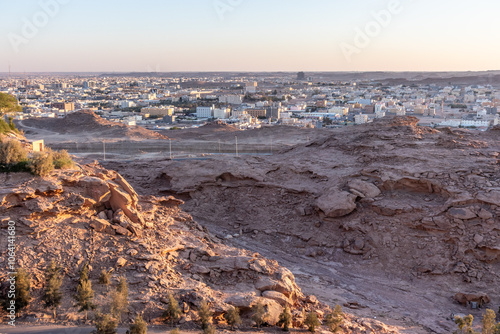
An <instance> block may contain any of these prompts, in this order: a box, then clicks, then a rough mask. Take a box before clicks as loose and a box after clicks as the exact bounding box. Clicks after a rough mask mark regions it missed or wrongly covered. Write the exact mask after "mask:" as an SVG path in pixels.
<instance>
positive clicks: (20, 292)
mask: <svg viewBox="0 0 500 334" xmlns="http://www.w3.org/2000/svg"><path fill="white" fill-rule="evenodd" d="M15 282H16V287H15V297H14V299H13V300H14V303H15V309H16V310H17V311H20V310H21V309H23V308H25V307H27V306H28V305H29V303H30V301H31V293H30V290H31V283H30V276H29V275H28V273H27V272H26V270H24V269H23V268H19V269H18V270H17V274H16V275H15ZM6 292H7V291H6ZM2 306H3V309H4V310H5V311H6V312H9V309H8V308H9V307H10V306H11V299H10V297H9V296H8V294H7V293H6V294H5V296H4V300H3V303H2Z"/></svg>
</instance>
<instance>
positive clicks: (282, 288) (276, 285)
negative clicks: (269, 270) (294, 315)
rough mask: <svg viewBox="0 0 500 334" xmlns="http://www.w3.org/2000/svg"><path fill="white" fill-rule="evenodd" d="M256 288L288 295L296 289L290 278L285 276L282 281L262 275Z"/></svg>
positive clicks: (256, 283)
mask: <svg viewBox="0 0 500 334" xmlns="http://www.w3.org/2000/svg"><path fill="white" fill-rule="evenodd" d="M255 288H256V289H257V290H259V291H268V290H270V291H277V292H279V293H282V294H284V295H285V296H287V297H290V295H291V294H292V293H293V291H294V287H293V284H292V282H291V281H290V279H289V278H285V279H284V280H283V281H282V282H280V281H276V280H273V279H271V278H270V277H267V276H264V277H260V278H259V279H258V280H257V282H255Z"/></svg>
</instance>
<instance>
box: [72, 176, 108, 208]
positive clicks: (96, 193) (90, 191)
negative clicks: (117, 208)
mask: <svg viewBox="0 0 500 334" xmlns="http://www.w3.org/2000/svg"><path fill="white" fill-rule="evenodd" d="M77 185H78V186H79V187H82V188H83V189H84V195H85V196H88V197H90V198H92V199H93V200H94V201H96V202H98V203H100V202H106V201H108V200H109V197H110V196H111V192H110V189H109V185H108V183H107V182H106V181H104V180H101V179H100V178H97V177H92V176H85V177H83V178H81V179H80V180H79V181H78V183H77Z"/></svg>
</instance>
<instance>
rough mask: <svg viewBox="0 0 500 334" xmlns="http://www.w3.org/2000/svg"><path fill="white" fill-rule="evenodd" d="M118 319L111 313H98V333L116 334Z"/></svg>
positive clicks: (96, 324) (96, 325)
mask: <svg viewBox="0 0 500 334" xmlns="http://www.w3.org/2000/svg"><path fill="white" fill-rule="evenodd" d="M117 327H118V320H116V319H115V318H113V316H112V315H111V314H97V315H96V319H95V328H96V330H97V331H96V332H95V333H96V334H116V328H117Z"/></svg>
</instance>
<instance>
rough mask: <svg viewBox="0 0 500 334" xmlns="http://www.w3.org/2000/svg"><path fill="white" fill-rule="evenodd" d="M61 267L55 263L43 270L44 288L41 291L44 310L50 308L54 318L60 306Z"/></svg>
mask: <svg viewBox="0 0 500 334" xmlns="http://www.w3.org/2000/svg"><path fill="white" fill-rule="evenodd" d="M61 269H62V268H61V267H59V265H58V264H57V263H56V262H55V261H52V262H50V265H49V266H48V267H47V269H46V270H45V288H44V291H43V296H42V301H43V302H44V307H45V308H51V309H52V311H53V312H54V319H55V318H56V309H57V308H58V307H59V306H60V305H61V301H62V297H63V295H62V292H61V285H62V280H63V276H62V273H61Z"/></svg>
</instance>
